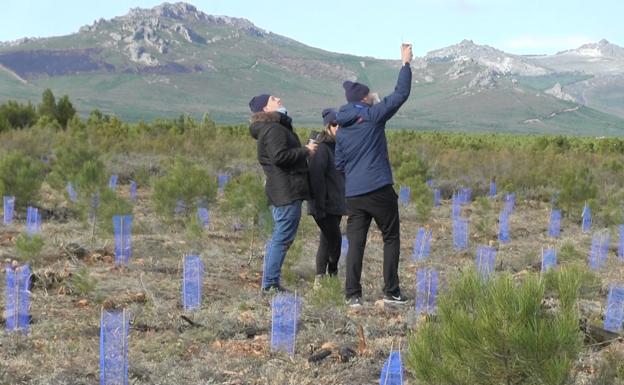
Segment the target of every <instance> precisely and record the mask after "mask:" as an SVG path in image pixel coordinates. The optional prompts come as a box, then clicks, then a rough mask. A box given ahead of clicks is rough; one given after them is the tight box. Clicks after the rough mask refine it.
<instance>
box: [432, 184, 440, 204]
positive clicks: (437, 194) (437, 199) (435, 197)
mask: <svg viewBox="0 0 624 385" xmlns="http://www.w3.org/2000/svg"><path fill="white" fill-rule="evenodd" d="M441 200H442V194H441V193H440V189H439V188H436V189H433V206H434V207H439V206H440V201H441Z"/></svg>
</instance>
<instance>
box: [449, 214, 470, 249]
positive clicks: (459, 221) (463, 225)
mask: <svg viewBox="0 0 624 385" xmlns="http://www.w3.org/2000/svg"><path fill="white" fill-rule="evenodd" d="M453 246H454V247H455V250H456V251H462V250H466V249H467V248H468V218H461V217H456V218H455V219H453Z"/></svg>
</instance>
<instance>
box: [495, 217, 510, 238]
mask: <svg viewBox="0 0 624 385" xmlns="http://www.w3.org/2000/svg"><path fill="white" fill-rule="evenodd" d="M498 241H499V242H500V243H509V242H510V241H511V238H510V236H509V213H508V212H507V211H505V210H503V211H501V213H500V215H499V217H498Z"/></svg>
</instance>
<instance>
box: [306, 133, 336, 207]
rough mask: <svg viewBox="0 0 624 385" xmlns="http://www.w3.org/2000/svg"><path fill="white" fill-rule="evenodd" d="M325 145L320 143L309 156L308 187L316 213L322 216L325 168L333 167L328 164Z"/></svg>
mask: <svg viewBox="0 0 624 385" xmlns="http://www.w3.org/2000/svg"><path fill="white" fill-rule="evenodd" d="M327 151H328V149H327V146H326V145H323V144H320V145H319V148H318V151H317V152H316V154H314V156H313V157H312V158H310V163H309V165H308V166H309V172H310V185H311V186H310V187H311V189H312V198H313V199H314V202H315V206H316V207H315V208H316V214H317V215H318V216H319V217H322V216H323V215H320V214H322V213H323V212H324V211H325V196H326V195H327V183H326V181H325V170H326V169H327V167H334V165H330V164H328V163H329V162H328V158H329V153H328V152H327Z"/></svg>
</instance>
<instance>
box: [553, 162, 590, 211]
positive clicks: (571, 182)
mask: <svg viewBox="0 0 624 385" xmlns="http://www.w3.org/2000/svg"><path fill="white" fill-rule="evenodd" d="M573 167H574V168H571V169H569V170H566V171H565V172H564V173H563V174H562V175H561V176H560V178H559V189H560V190H559V203H560V204H561V206H562V208H563V209H564V210H565V213H566V214H567V215H568V216H578V217H580V214H581V211H582V209H583V205H584V204H585V202H586V201H591V200H593V199H594V198H595V197H596V195H597V193H598V188H597V187H596V185H595V184H594V177H593V175H592V174H591V172H590V170H589V168H587V167H579V166H578V165H574V166H573ZM592 209H594V207H592Z"/></svg>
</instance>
